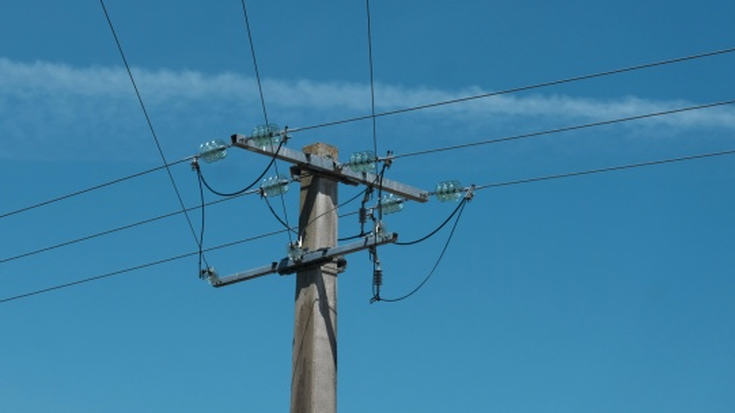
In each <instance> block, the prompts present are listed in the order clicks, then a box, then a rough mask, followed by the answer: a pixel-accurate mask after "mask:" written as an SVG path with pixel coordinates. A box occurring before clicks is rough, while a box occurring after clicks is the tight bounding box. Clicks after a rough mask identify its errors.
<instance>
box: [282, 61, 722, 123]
mask: <svg viewBox="0 0 735 413" xmlns="http://www.w3.org/2000/svg"><path fill="white" fill-rule="evenodd" d="M733 52H735V47H731V48H727V49H720V50H715V51H711V52H704V53H698V54H693V55H689V56H684V57H677V58H673V59H667V60H661V61H657V62H649V63H643V64H639V65H634V66H628V67H623V68H618V69H612V70H606V71H602V72H596V73H591V74H586V75H580V76H573V77H569V78H565V79H559V80H552V81H548V82H541V83H535V84H531V85H526V86H519V87H514V88H509V89H504V90H499V91H495V92H488V93H481V94H477V95H471V96H464V97H460V98H457V99H448V100H444V101H439V102H432V103H427V104H424V105H417V106H410V107H407V108H401V109H395V110H389V111H385V112H380V113H376V114H375V115H373V114H370V115H362V116H355V117H352V118H346V119H340V120H335V121H329V122H324V123H320V124H316V125H311V126H303V127H300V128H292V129H291V132H293V133H297V132H303V131H307V130H313V129H321V128H326V127H331V126H337V125H343V124H346V123H353V122H359V121H363V120H368V119H371V118H373V117H375V118H379V117H384V116H392V115H398V114H403V113H407V112H415V111H419V110H424V109H431V108H436V107H440V106H447V105H453V104H456V103H463V102H468V101H472V100H478V99H485V98H489V97H493V96H500V95H507V94H511V93H518V92H526V91H529V90H534V89H541V88H545V87H550V86H559V85H563V84H567V83H573V82H579V81H583V80H591V79H596V78H600V77H605V76H612V75H618V74H622V73H627V72H634V71H637V70H644V69H650V68H654V67H658V66H665V65H670V64H675V63H682V62H686V61H691V60H698V59H704V58H707V57H714V56H719V55H724V54H728V53H733Z"/></svg>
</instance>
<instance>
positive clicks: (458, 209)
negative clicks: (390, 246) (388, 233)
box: [394, 199, 464, 246]
mask: <svg viewBox="0 0 735 413" xmlns="http://www.w3.org/2000/svg"><path fill="white" fill-rule="evenodd" d="M462 208H464V199H463V200H462V201H460V202H459V204H457V208H455V209H454V211H452V213H451V214H449V216H448V217H447V219H445V220H444V222H442V223H441V224H439V226H438V227H436V229H434V230H433V231H431V232H430V233H428V234H427V235H425V236H423V237H421V238H418V239H415V240H413V241H407V242H400V241H396V242H394V244H395V245H401V246H409V245H416V244H420V243H422V242H424V241H426V240H427V239H429V238H431V237H432V236H434V235H435V234H436V233H437V232H439V231H441V230H442V228H444V227H445V226H446V225H447V224H448V223H449V221H451V220H452V218H454V216H455V215H456V214H457V213H458V212H459V211H460V209H462Z"/></svg>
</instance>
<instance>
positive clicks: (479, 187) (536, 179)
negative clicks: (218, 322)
mask: <svg viewBox="0 0 735 413" xmlns="http://www.w3.org/2000/svg"><path fill="white" fill-rule="evenodd" d="M730 155H735V149H732V150H725V151H718V152H709V153H703V154H695V155H688V156H681V157H676V158H667V159H659V160H654V161H647V162H639V163H632V164H626V165H617V166H610V167H605V168H597V169H589V170H584V171H576V172H568V173H563V174H556V175H545V176H538V177H532V178H525V179H518V180H514V181H505V182H496V183H489V184H485V185H477V186H474V191H480V190H483V189H490V188H498V187H504V186H512V185H522V184H528V183H533V182H541V181H549V180H554V179H565V178H572V177H577V176H584V175H594V174H602V173H607V172H614V171H621V170H626V169H634V168H643V167H649V166H658V165H665V164H670V163H677V162H685V161H691V160H697V159H707V158H714V157H719V156H730ZM462 202H466V200H465V201H462ZM459 211H460V212H461V209H459ZM455 213H456V211H455V212H454V213H452V215H454V214H455ZM354 214H355V213H349V214H345V215H342V217H344V216H348V215H354ZM458 221H459V216H458V217H457V221H455V224H454V226H453V228H452V232H454V228H456V225H457V222H458ZM443 225H444V224H442V226H443ZM287 231H288V230H287V229H281V230H278V231H274V232H269V233H265V234H261V235H256V236H254V237H250V238H245V239H242V240H239V241H234V242H230V243H226V244H222V245H218V246H216V247H211V248H207V249H204V250H203V251H204V252H209V251H214V250H218V249H222V248H227V247H230V246H234V245H238V244H242V243H246V242H250V241H254V240H257V239H262V238H266V237H270V236H274V235H277V234H281V233H284V232H287ZM450 239H451V235H450ZM448 244H449V241H447V244H446V245H445V247H444V249H443V251H442V254H443V253H444V252H445V251H446V248H447V247H448ZM198 253H199V251H194V252H189V253H186V254H181V255H177V256H173V257H169V258H165V259H162V260H158V261H153V262H150V263H146V264H141V265H137V266H134V267H129V268H126V269H123V270H118V271H113V272H110V273H105V274H101V275H97V276H94V277H89V278H84V279H81V280H77V281H73V282H70V283H66V284H60V285H56V286H53V287H49V288H44V289H40V290H36V291H32V292H29V293H25V294H19V295H15V296H11V297H6V298H3V299H0V304H2V303H6V302H9V301H14V300H18V299H22V298H27V297H30V296H34V295H38V294H43V293H46V292H51V291H55V290H59V289H63V288H67V287H72V286H75V285H79V284H84V283H87V282H91V281H97V280H101V279H105V278H109V277H113V276H116V275H120V274H124V273H127V272H131V271H135V270H139V269H143V268H147V267H152V266H155V265H160V264H164V263H167V262H171V261H175V260H179V259H183V258H186V257H191V256H195V255H197V254H198ZM439 260H441V256H440V259H439ZM437 265H438V262H437V264H435V266H434V268H433V269H432V271H431V272H430V273H429V276H428V277H427V278H426V279H425V280H424V281H423V282H422V283H421V284H420V285H419V287H418V288H417V289H415V290H414V291H412V292H410V293H409V294H407V295H406V296H403V297H399V298H397V299H383V298H381V301H389V302H390V301H395V300H401V299H404V298H407V297H408V296H410V295H412V294H414V293H415V292H416V291H417V290H418V289H420V288H421V286H423V285H424V284H425V283H426V281H428V278H429V277H431V274H433V272H434V270H435V269H436V266H437Z"/></svg>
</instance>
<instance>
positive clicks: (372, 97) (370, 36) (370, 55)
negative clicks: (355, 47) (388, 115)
mask: <svg viewBox="0 0 735 413" xmlns="http://www.w3.org/2000/svg"><path fill="white" fill-rule="evenodd" d="M365 9H366V15H367V38H368V63H369V66H370V118H371V119H372V121H373V151H374V152H375V154H376V155H377V153H378V133H377V122H376V119H375V75H374V64H373V34H372V28H371V26H372V24H371V17H370V0H365Z"/></svg>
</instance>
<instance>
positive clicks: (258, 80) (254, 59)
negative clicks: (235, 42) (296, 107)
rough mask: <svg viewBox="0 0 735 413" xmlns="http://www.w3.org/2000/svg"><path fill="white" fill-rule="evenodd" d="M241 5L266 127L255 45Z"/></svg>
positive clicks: (243, 5) (243, 1)
mask: <svg viewBox="0 0 735 413" xmlns="http://www.w3.org/2000/svg"><path fill="white" fill-rule="evenodd" d="M240 4H242V15H243V18H244V19H245V30H246V31H247V34H248V42H249V43H250V55H251V57H252V59H253V67H254V68H255V80H256V81H257V83H258V92H259V93H260V103H261V107H262V108H263V117H264V118H265V124H266V125H268V112H267V111H266V108H265V96H264V95H263V85H262V83H261V81H260V71H259V70H258V59H257V57H256V56H255V45H254V43H253V34H252V32H251V31H250V20H249V19H248V9H247V7H245V0H240Z"/></svg>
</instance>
